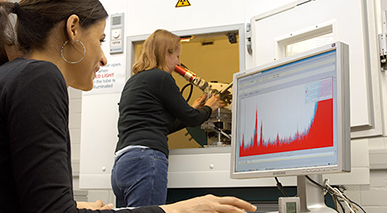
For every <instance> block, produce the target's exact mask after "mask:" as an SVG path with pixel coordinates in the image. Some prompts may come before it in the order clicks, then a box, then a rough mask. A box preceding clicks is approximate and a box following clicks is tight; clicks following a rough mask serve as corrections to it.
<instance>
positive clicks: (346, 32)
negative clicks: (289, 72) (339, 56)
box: [246, 0, 383, 138]
mask: <svg viewBox="0 0 387 213" xmlns="http://www.w3.org/2000/svg"><path fill="white" fill-rule="evenodd" d="M370 4H372V1H366V0H339V1H338V0H314V1H310V0H309V1H306V0H298V1H294V2H293V3H290V4H288V5H285V6H283V7H280V8H277V9H275V10H272V11H270V12H267V13H264V14H260V15H257V16H254V17H252V18H251V20H250V23H249V24H247V26H248V27H247V33H246V39H247V42H248V43H247V50H248V51H247V52H248V53H249V57H251V58H250V60H248V61H250V62H249V63H247V69H249V68H252V67H255V66H259V65H262V64H265V63H268V62H271V61H273V60H276V59H279V58H283V57H286V56H289V55H293V54H297V53H299V52H302V51H306V50H309V49H312V48H315V47H318V46H321V45H324V44H327V43H331V42H335V41H341V42H344V43H346V44H348V45H349V50H350V105H351V132H352V133H351V134H352V135H351V136H352V138H356V137H365V136H375V135H381V134H382V129H383V128H382V121H381V118H382V116H381V110H380V108H381V104H380V103H381V100H380V95H379V93H380V89H379V84H378V81H379V80H378V75H379V73H380V72H379V67H378V66H377V61H376V59H377V58H378V55H377V51H376V46H377V45H376V42H377V40H376V34H373V33H374V31H375V26H374V24H373V23H375V20H373V18H374V17H372V11H371V9H372V5H370ZM370 11H371V12H370Z"/></svg>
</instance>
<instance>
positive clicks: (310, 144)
mask: <svg viewBox="0 0 387 213" xmlns="http://www.w3.org/2000/svg"><path fill="white" fill-rule="evenodd" d="M332 108H333V100H332V99H327V100H323V101H319V102H318V103H317V104H316V109H315V115H314V118H313V119H312V121H311V124H310V126H309V129H306V130H304V131H303V132H302V133H299V132H298V131H297V132H296V133H295V134H294V135H293V136H289V137H287V138H280V137H279V135H278V134H277V137H276V138H275V139H274V140H270V139H269V140H267V141H265V139H264V135H263V133H262V129H263V123H262V122H261V125H260V135H259V138H258V133H257V132H258V131H257V130H258V129H257V127H258V112H256V116H255V128H254V136H253V137H252V138H251V139H250V143H249V144H246V145H245V142H244V140H245V138H244V134H243V135H242V143H241V145H240V147H239V155H240V157H247V156H253V155H261V154H270V153H278V152H287V151H297V150H305V149H313V148H323V147H330V146H333V110H332Z"/></svg>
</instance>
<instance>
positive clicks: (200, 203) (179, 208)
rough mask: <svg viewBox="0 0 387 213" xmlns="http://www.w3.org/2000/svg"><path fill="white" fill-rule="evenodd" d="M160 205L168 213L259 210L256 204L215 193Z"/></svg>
mask: <svg viewBox="0 0 387 213" xmlns="http://www.w3.org/2000/svg"><path fill="white" fill-rule="evenodd" d="M160 207H161V208H162V209H163V210H164V211H165V212H166V213H190V212H195V213H215V212H216V213H223V212H225V213H226V212H232V213H246V212H245V210H246V211H249V212H254V211H255V210H257V207H256V206H253V205H251V204H250V203H248V202H246V201H244V200H241V199H238V198H236V197H217V196H214V195H206V196H203V197H196V198H192V199H189V200H185V201H180V202H177V203H173V204H170V205H163V206H160Z"/></svg>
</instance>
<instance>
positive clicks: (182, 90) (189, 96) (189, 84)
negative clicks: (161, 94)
mask: <svg viewBox="0 0 387 213" xmlns="http://www.w3.org/2000/svg"><path fill="white" fill-rule="evenodd" d="M188 86H191V90H190V92H189V95H188V98H187V100H186V101H187V102H188V101H189V99H191V96H192V92H193V85H192V84H191V83H188V84H186V85H185V86H184V87H183V88H182V89H181V91H180V93H181V94H183V92H184V90H185V88H187V87H188Z"/></svg>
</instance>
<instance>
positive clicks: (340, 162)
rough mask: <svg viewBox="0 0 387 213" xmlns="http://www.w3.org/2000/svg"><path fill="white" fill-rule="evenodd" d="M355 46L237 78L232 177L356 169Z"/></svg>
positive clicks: (319, 51) (330, 48) (327, 49)
mask: <svg viewBox="0 0 387 213" xmlns="http://www.w3.org/2000/svg"><path fill="white" fill-rule="evenodd" d="M348 54H349V52H348V45H346V44H344V43H341V42H336V43H332V44H329V45H326V46H323V47H319V48H316V49H313V50H310V51H307V52H304V53H301V54H298V55H294V56H290V57H288V58H284V59H281V60H278V61H274V62H272V63H269V64H267V65H263V66H260V67H257V68H254V69H250V70H246V71H243V72H239V73H236V74H234V80H233V82H234V86H233V103H232V104H233V114H232V156H231V159H232V162H231V165H232V168H231V177H232V178H253V177H276V176H288V175H296V176H298V175H308V174H322V173H336V172H346V171H350V113H349V61H348Z"/></svg>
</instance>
